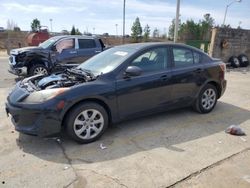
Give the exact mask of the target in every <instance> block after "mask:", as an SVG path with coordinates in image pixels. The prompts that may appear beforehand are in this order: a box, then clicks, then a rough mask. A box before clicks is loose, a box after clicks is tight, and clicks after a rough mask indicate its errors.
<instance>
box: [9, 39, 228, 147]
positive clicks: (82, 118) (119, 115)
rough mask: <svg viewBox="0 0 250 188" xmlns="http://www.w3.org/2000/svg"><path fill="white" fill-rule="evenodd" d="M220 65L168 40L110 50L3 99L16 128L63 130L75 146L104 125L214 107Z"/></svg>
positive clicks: (27, 82)
mask: <svg viewBox="0 0 250 188" xmlns="http://www.w3.org/2000/svg"><path fill="white" fill-rule="evenodd" d="M224 75H225V64H224V63H223V62H221V61H220V60H218V59H213V58H210V57H209V56H208V55H207V54H205V53H203V52H201V51H200V50H198V49H195V48H192V47H189V46H186V45H182V44H171V43H140V44H129V45H123V46H117V47H113V48H111V49H109V50H106V51H104V52H102V53H100V54H98V55H96V56H94V57H93V58H91V59H89V60H87V61H86V62H84V63H82V64H80V65H79V66H78V67H76V68H73V69H68V70H66V71H64V72H62V73H60V74H53V75H50V76H47V77H46V76H44V75H36V76H33V77H29V78H26V79H24V80H22V81H20V82H18V83H17V84H16V86H15V88H14V90H13V91H12V92H11V93H10V95H9V96H8V98H7V102H6V112H7V114H11V117H12V122H13V124H14V125H15V128H16V130H17V131H20V132H22V133H25V134H31V135H38V136H50V135H53V134H55V133H58V132H60V131H61V130H62V127H65V128H66V130H67V133H68V134H69V136H70V137H72V138H73V139H74V140H76V141H77V142H80V143H89V142H92V141H95V140H96V139H98V138H99V137H100V136H101V135H102V134H103V133H104V131H105V130H106V128H107V127H108V125H110V124H111V123H116V122H118V121H121V120H124V119H127V118H133V117H137V116H142V115H148V114H150V113H157V112H160V111H165V110H169V109H173V108H180V107H186V106H192V107H193V108H194V109H195V110H196V111H198V112H200V113H208V112H210V111H212V110H213V108H214V107H215V105H216V102H217V99H218V98H220V97H221V96H222V95H223V93H224V91H225V89H226V80H225V78H224Z"/></svg>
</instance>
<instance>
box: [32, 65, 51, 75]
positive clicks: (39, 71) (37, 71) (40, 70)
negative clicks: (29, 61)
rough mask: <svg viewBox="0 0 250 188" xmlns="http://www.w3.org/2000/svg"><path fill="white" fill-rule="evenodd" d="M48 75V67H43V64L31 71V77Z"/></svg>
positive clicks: (35, 66) (34, 66)
mask: <svg viewBox="0 0 250 188" xmlns="http://www.w3.org/2000/svg"><path fill="white" fill-rule="evenodd" d="M48 73H49V71H48V69H47V67H45V66H44V65H41V64H38V65H33V66H32V67H31V68H30V71H29V74H30V76H33V75H37V74H45V75H46V74H48Z"/></svg>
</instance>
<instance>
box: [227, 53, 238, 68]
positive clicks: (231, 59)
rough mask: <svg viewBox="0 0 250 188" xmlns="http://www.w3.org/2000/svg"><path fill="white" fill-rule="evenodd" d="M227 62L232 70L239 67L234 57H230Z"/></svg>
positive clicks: (236, 58)
mask: <svg viewBox="0 0 250 188" xmlns="http://www.w3.org/2000/svg"><path fill="white" fill-rule="evenodd" d="M228 62H229V63H230V65H231V66H232V67H234V68H237V67H239V66H240V61H239V59H238V57H236V56H231V57H230V58H229V60H228Z"/></svg>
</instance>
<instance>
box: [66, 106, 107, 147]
mask: <svg viewBox="0 0 250 188" xmlns="http://www.w3.org/2000/svg"><path fill="white" fill-rule="evenodd" d="M107 126H108V115H107V112H106V110H105V109H104V108H103V107H102V106H101V105H99V104H97V103H92V102H91V103H81V104H79V105H77V106H76V107H75V108H73V110H72V111H70V113H69V114H68V116H67V118H66V130H67V133H68V135H69V136H70V137H71V138H72V139H74V140H75V141H77V142H79V143H83V144H86V143H90V142H93V141H95V140H97V139H98V138H100V137H101V136H102V134H103V133H104V131H105V129H106V128H107Z"/></svg>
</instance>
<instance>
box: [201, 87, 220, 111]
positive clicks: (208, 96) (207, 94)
mask: <svg viewBox="0 0 250 188" xmlns="http://www.w3.org/2000/svg"><path fill="white" fill-rule="evenodd" d="M215 102H216V92H215V91H214V90H213V89H212V88H209V89H207V90H205V91H204V93H203V94H202V98H201V105H202V107H203V108H204V109H206V110H210V109H211V108H213V106H214V105H215Z"/></svg>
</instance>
